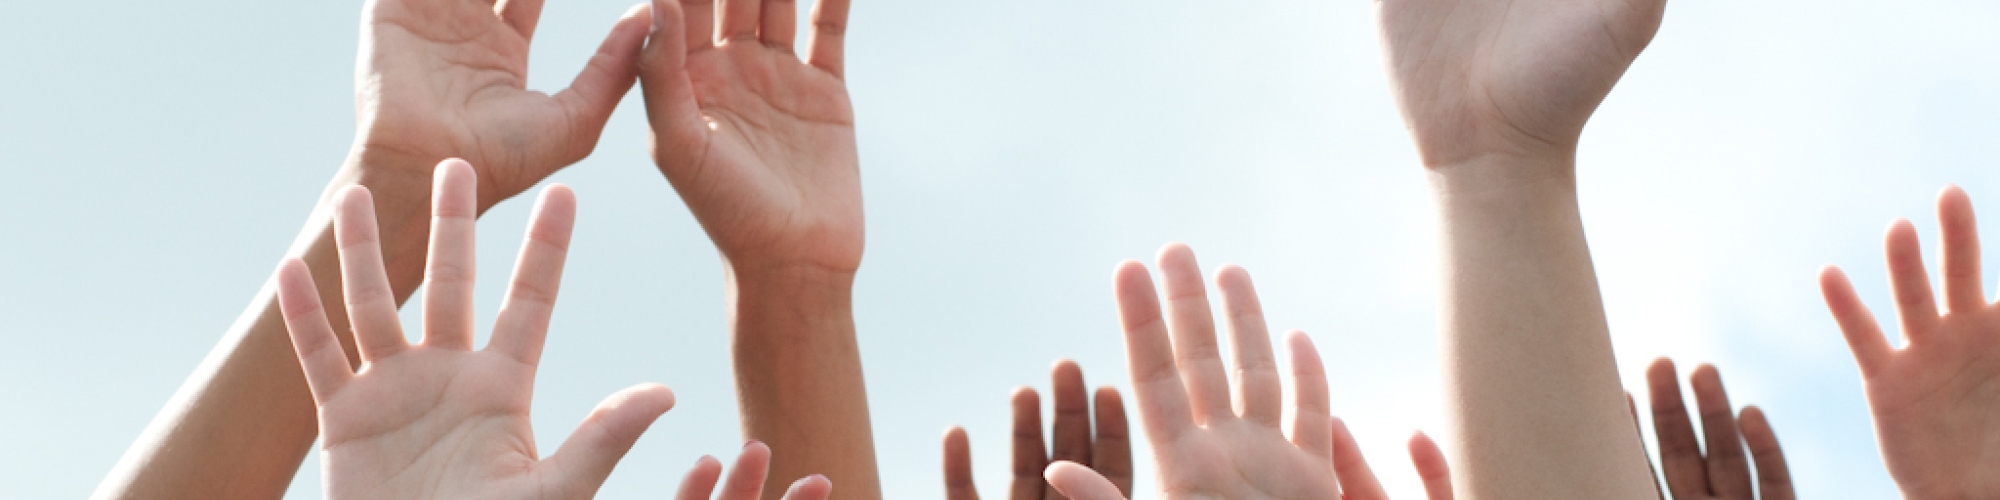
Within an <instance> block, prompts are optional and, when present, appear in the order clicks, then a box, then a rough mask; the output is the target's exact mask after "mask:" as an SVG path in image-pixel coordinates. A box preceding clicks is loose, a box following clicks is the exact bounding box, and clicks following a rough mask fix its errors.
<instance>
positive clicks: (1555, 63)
mask: <svg viewBox="0 0 2000 500" xmlns="http://www.w3.org/2000/svg"><path fill="white" fill-rule="evenodd" d="M1375 4H1376V7H1377V9H1378V15H1379V18H1380V22H1381V29H1382V33H1381V34H1382V44H1383V48H1384V52H1385V56H1386V57H1387V63H1388V66H1389V73H1390V83H1391V86H1392V87H1393V88H1394V89H1395V93H1396V98H1397V102H1398V104H1399V105H1400V107H1401V109H1402V112H1403V119H1404V121H1405V122H1406V123H1407V124H1408V126H1409V128H1410V132H1411V134H1412V135H1414V136H1415V138H1416V142H1417V150H1418V153H1419V154H1420V155H1421V156H1422V158H1423V162H1424V165H1425V166H1429V167H1433V168H1436V167H1443V166H1450V165H1455V164H1459V163H1463V162H1466V161H1469V160H1473V159H1477V158H1480V157H1484V156H1490V155H1499V156H1504V157H1529V158H1562V159H1565V160H1567V159H1568V158H1569V157H1570V156H1571V155H1573V154H1574V152H1575V149H1576V141H1577V136H1578V135H1580V134H1581V133H1582V131H1583V124H1584V122H1585V121H1587V120H1588V119H1589V118H1590V114H1591V112H1592V111H1594V110H1596V109H1597V104H1598V103H1599V102H1601V101H1603V100H1604V96H1605V95H1606V94H1608V93H1610V92H1611V87H1612V85H1613V84H1615V83H1617V82H1618V78H1619V77H1620V76H1621V75H1623V74H1624V73H1625V68H1626V67H1628V66H1630V65H1631V64H1632V60H1633V59H1634V58H1636V57H1638V56H1639V51H1640V50H1642V49H1645V48H1646V44H1647V43H1649V42H1651V41H1652V39H1653V33H1654V32H1655V31H1657V30H1658V29H1659V26H1660V16H1661V14H1662V12H1663V11H1664V10H1665V7H1666V1H1665V0H1376V2H1375Z"/></svg>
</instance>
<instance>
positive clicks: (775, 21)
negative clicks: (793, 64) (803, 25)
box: [757, 0, 799, 54]
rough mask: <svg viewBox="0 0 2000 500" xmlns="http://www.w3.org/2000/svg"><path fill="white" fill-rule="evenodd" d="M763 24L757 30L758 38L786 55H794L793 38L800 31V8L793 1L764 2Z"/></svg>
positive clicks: (761, 9)
mask: <svg viewBox="0 0 2000 500" xmlns="http://www.w3.org/2000/svg"><path fill="white" fill-rule="evenodd" d="M763 2H764V5H763V7H759V8H758V10H759V11H761V12H762V13H763V23H762V25H761V26H759V27H758V28H757V38H758V39H760V40H763V41H764V45H765V46H768V47H771V48H773V49H777V50H779V51H782V52H784V53H786V54H790V53H792V42H793V37H794V36H796V34H797V33H798V31H799V7H798V4H796V3H794V2H793V0H763Z"/></svg>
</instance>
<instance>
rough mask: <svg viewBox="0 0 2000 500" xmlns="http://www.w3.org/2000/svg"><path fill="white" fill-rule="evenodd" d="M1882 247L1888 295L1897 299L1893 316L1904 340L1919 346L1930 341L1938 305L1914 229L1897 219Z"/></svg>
mask: <svg viewBox="0 0 2000 500" xmlns="http://www.w3.org/2000/svg"><path fill="white" fill-rule="evenodd" d="M1882 240H1883V242H1882V243H1883V247H1884V250H1885V252H1884V253H1886V254H1887V255H1888V260H1889V292H1890V295H1892V296H1894V297H1895V298H1896V316H1897V317H1898V318H1899V319H1901V320H1902V324H1903V338H1904V339H1905V340H1907V341H1909V342H1911V343H1921V342H1924V341H1926V340H1928V338H1929V337H1930V333H1931V330H1932V329H1933V328H1934V327H1935V326H1936V325H1937V321H1938V310H1937V301H1936V299H1935V298H1933V297H1932V296H1931V278H1930V272H1929V271H1926V270H1925V269H1924V256H1923V252H1922V249H1921V248H1919V246H1920V245H1919V243H1918V242H1917V228H1916V226H1914V225H1911V224H1910V221H1907V220H1903V219H1897V220H1896V222H1895V223H1892V224H1890V225H1889V231H1888V233H1887V234H1886V235H1884V236H1883V238H1882Z"/></svg>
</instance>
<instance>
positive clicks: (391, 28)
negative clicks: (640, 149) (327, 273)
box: [350, 0, 648, 212]
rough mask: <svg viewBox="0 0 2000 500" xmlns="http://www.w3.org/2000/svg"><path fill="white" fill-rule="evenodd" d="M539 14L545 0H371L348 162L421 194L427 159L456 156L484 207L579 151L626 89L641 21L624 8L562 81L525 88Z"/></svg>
mask: <svg viewBox="0 0 2000 500" xmlns="http://www.w3.org/2000/svg"><path fill="white" fill-rule="evenodd" d="M541 14H542V0H500V1H498V2H493V1H478V0H370V1H369V2H368V3H367V4H365V6H364V7H363V10H362V19H363V20H364V21H363V22H362V25H361V51H360V52H361V55H360V61H359V64H357V65H356V67H355V109H356V112H357V115H358V116H357V118H358V119H359V121H358V124H357V134H356V137H355V145H354V153H353V156H354V158H351V159H350V161H358V162H359V164H360V166H361V167H362V168H363V169H364V171H365V172H364V173H363V175H366V176H374V177H378V178H382V179H385V180H387V181H389V182H398V183H410V184H413V185H414V186H415V187H416V189H415V191H416V192H417V193H421V192H422V191H423V190H424V189H425V188H427V187H428V186H429V184H430V183H429V179H430V175H431V167H432V165H434V164H436V163H437V162H438V161H440V160H443V159H445V158H447V157H458V158H463V159H465V160H466V161H467V162H469V163H470V164H471V165H473V168H474V169H476V170H477V171H478V172H479V180H478V186H479V188H478V192H479V197H478V200H477V201H476V202H475V203H476V205H475V206H476V208H477V209H478V210H479V211H481V212H483V211H484V210H485V209H486V208H488V207H491V206H492V205H493V204H495V203H498V202H499V201H500V200H502V199H505V198H508V197H511V196H513V195H515V194H519V193H521V192H522V191H525V190H527V189H528V188H529V187H531V186H534V185H535V183H537V182H540V181H541V180H542V179H543V178H546V177H548V176H549V174H551V173H554V172H555V171H556V170H557V169H560V168H562V167H564V166H568V165H569V164H571V163H575V162H576V161H577V160H581V159H583V158H584V157H585V156H588V155H589V154H590V152H591V150H592V149H594V148H596V147H597V138H598V134H599V133H600V132H602V131H603V130H604V123H605V121H606V120H608V119H609V118H610V117H611V110H612V109H613V108H616V107H617V106H618V101H619V99H621V98H623V97H624V96H625V92H626V91H627V90H629V89H631V88H632V82H633V80H634V78H635V77H636V76H637V70H636V69H635V68H637V67H638V57H639V49H640V47H641V46H642V45H643V44H644V42H645V37H646V28H647V24H648V20H647V19H646V18H645V17H644V12H643V11H641V10H638V9H634V10H633V11H631V12H628V13H626V15H625V16H624V17H623V18H621V19H619V20H618V22H617V24H615V25H613V26H612V27H611V32H610V33H609V34H608V35H606V36H605V39H604V42H603V45H602V46H600V47H599V48H598V49H597V53H596V54H595V55H594V56H592V57H591V58H590V62H589V63H588V64H587V65H585V66H584V68H583V71H581V72H579V73H578V74H577V76H576V79H575V80H573V81H572V82H571V83H570V86H569V88H567V89H564V90H562V91H560V92H556V93H555V94H554V95H550V94H545V93H542V92H539V91H534V90H528V88H527V84H528V47H529V45H530V41H531V40H532V39H533V38H534V35H535V24H536V22H537V21H538V20H539V19H540V18H541ZM377 185H379V184H377Z"/></svg>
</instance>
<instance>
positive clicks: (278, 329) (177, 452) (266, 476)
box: [94, 161, 429, 499]
mask: <svg viewBox="0 0 2000 500" xmlns="http://www.w3.org/2000/svg"><path fill="white" fill-rule="evenodd" d="M358 166H359V163H358V162H352V161H351V162H349V165H348V167H346V168H343V169H342V171H341V172H342V173H341V174H340V175H338V176H336V178H335V179H334V181H333V182H332V184H331V185H330V186H329V187H328V189H327V191H326V192H327V193H333V192H335V191H336V190H338V189H339V188H341V187H344V186H348V185H353V184H357V183H358V184H363V185H368V186H370V187H371V189H373V190H376V191H377V192H378V193H379V194H378V195H377V198H376V199H377V205H378V206H379V208H381V216H380V217H381V219H382V221H381V222H382V230H383V235H382V236H383V242H384V244H385V247H384V259H385V261H386V262H387V263H388V264H389V266H390V269H391V272H390V278H391V280H390V281H391V284H392V285H394V287H395V290H396V295H397V300H398V301H399V302H400V301H401V300H403V299H406V298H408V296H409V295H410V293H411V292H413V291H414V290H415V288H416V285H417V283H418V282H419V281H421V279H422V271H421V269H422V267H423V265H422V262H423V258H424V254H423V245H424V238H425V237H424V236H423V235H424V234H427V233H428V227H429V221H428V219H427V218H426V216H425V214H424V212H423V211H422V209H421V207H423V206H426V205H427V204H428V202H427V201H425V200H428V199H429V197H428V191H425V190H421V189H418V190H416V192H415V193H412V192H410V190H409V189H407V188H402V187H400V186H403V185H405V184H406V183H405V182H404V181H405V180H398V179H381V178H378V177H375V176H369V175H364V174H362V173H361V170H360V169H359V168H358ZM413 196H414V198H413ZM328 198H329V197H328V196H322V200H321V201H320V203H319V204H318V205H317V206H316V207H315V208H314V210H313V212H312V215H311V216H310V217H308V219H307V221H306V224H305V228H304V229H303V230H302V231H301V232H300V234H299V236H298V239H297V240H295V241H294V243H293V245H292V247H291V249H290V250H289V252H288V255H296V256H299V257H300V258H301V259H303V260H304V261H305V262H306V264H307V266H308V267H309V268H311V269H312V274H313V278H314V280H315V281H316V282H317V283H318V285H319V293H320V297H321V298H322V299H323V300H325V303H324V304H322V305H323V306H324V307H325V310H326V312H327V316H328V319H330V320H331V321H332V323H333V325H334V329H335V331H336V332H338V333H339V335H340V341H341V343H342V344H343V346H345V347H346V348H347V352H348V353H349V357H350V359H356V360H357V362H358V358H354V357H353V356H354V352H355V351H354V346H353V340H352V338H351V336H350V335H349V331H348V327H347V315H346V314H345V313H346V308H345V307H344V306H342V305H341V293H340V290H341V281H340V269H339V263H338V255H337V253H336V245H335V243H334V237H333V229H332V224H331V211H330V199H328ZM413 206H414V207H417V208H416V209H414V211H413V210H412V209H411V208H410V207H413ZM317 434H318V419H317V417H316V414H315V410H314V406H313V402H312V395H311V393H310V392H309V390H308V388H307V386H306V383H305V378H304V376H303V374H302V373H301V372H300V370H299V364H298V358H297V356H296V355H295V354H294V353H293V351H292V344H291V339H290V337H289V336H288V334H287V332H286V330H285V323H284V318H283V316H282V315H281V314H280V312H279V309H278V299H277V295H276V293H275V288H274V287H273V282H271V281H267V282H266V283H265V284H264V286H263V287H262V288H261V289H260V290H259V291H258V292H257V294H256V295H255V296H254V297H253V299H252V300H251V302H250V305H249V307H248V308H246V309H245V310H244V312H243V314H242V316H240V317H239V318H238V319H237V321H236V323H235V324H233V325H231V326H230V327H229V330H228V331H227V332H226V333H224V335H223V337H222V340H221V341H220V342H218V343H217V344H216V346H215V348H214V350H212V351H210V352H209V354H208V356H207V357H206V358H204V359H203V360H202V362H201V364H200V365H199V366H197V367H196V368H195V371H194V373H193V374H192V375H189V377H188V379H187V381H186V382H184V383H183V384H182V385H181V387H180V389H179V390H178V391H176V392H175V394H174V396H173V397H172V398H171V399H170V400H168V402H167V405H166V407H164V408H163V409H161V410H160V412H159V413H158V414H157V415H155V416H154V417H153V421H152V423H151V424H149V425H148V426H147V427H146V430H145V431H144V432H143V433H142V434H141V435H140V436H139V438H138V439H137V440H136V441H134V443H133V444H132V446H131V448H129V449H127V450H126V452H125V455H124V457H122V458H121V459H120V460H119V461H118V464H117V465H116V466H115V467H114V468H113V469H112V471H111V473H110V474H109V475H108V476H106V478H105V479H104V482H103V483H100V484H99V485H98V489H97V492H96V493H95V495H94V496H95V497H97V498H139V497H144V498H202V499H213V498H277V497H280V496H283V495H284V493H285V490H286V488H287V487H288V486H289V485H290V484H291V480H292V477H293V476H294V475H295V474H296V473H297V471H298V467H299V463H300V462H301V461H302V460H304V459H305V456H306V453H307V452H308V451H309V450H310V448H311V446H312V442H313V439H314V438H315V436H317Z"/></svg>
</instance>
